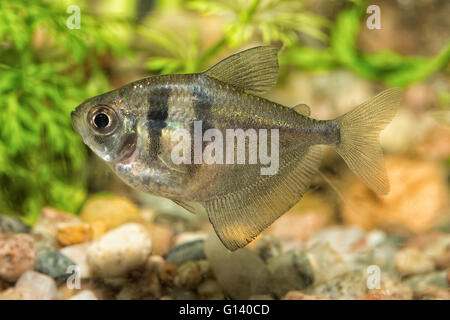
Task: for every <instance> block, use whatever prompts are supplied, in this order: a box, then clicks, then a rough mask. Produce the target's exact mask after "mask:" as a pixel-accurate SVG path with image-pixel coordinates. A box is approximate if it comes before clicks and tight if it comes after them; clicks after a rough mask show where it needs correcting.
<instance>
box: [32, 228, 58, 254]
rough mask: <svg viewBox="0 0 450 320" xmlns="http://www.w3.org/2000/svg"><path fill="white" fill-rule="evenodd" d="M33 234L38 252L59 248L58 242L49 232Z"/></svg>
mask: <svg viewBox="0 0 450 320" xmlns="http://www.w3.org/2000/svg"><path fill="white" fill-rule="evenodd" d="M32 236H33V238H34V246H35V248H36V254H39V253H41V252H44V251H49V250H56V249H57V248H58V242H57V241H56V239H55V238H54V237H53V236H52V235H51V234H49V233H33V234H32Z"/></svg>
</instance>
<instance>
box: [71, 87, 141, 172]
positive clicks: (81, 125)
mask: <svg viewBox="0 0 450 320" xmlns="http://www.w3.org/2000/svg"><path fill="white" fill-rule="evenodd" d="M135 118H136V117H135V116H134V114H133V112H132V108H129V107H128V106H127V105H126V102H125V101H124V99H122V95H121V94H120V91H117V90H115V91H111V92H108V93H105V94H103V95H100V96H96V97H93V98H90V99H88V100H86V101H84V102H83V103H82V104H80V105H79V106H78V107H76V109H75V110H74V111H72V113H71V119H72V126H73V128H74V129H75V131H76V132H77V133H78V134H79V135H80V136H81V138H82V139H83V141H84V143H85V144H86V145H87V146H88V147H89V148H90V149H91V150H92V151H93V152H94V153H95V154H96V155H97V156H99V157H100V158H102V159H103V160H105V161H106V162H108V163H110V164H114V163H117V162H123V161H126V160H127V159H129V158H130V157H131V156H132V155H133V154H134V153H135V151H136V143H137V133H136V131H137V130H136V121H135Z"/></svg>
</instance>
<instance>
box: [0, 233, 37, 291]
mask: <svg viewBox="0 0 450 320" xmlns="http://www.w3.org/2000/svg"><path fill="white" fill-rule="evenodd" d="M33 242H34V241H33V238H32V237H31V236H29V235H27V234H23V233H19V234H3V233H2V234H0V279H3V280H6V281H9V282H15V281H16V280H17V279H19V277H20V276H21V275H22V274H23V273H24V272H25V271H27V270H30V269H33V268H34V265H35V263H36V250H35V247H34V243H33Z"/></svg>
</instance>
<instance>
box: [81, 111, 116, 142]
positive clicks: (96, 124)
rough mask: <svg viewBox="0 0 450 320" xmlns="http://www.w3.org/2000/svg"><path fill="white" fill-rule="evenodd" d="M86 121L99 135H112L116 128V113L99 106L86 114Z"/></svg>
mask: <svg viewBox="0 0 450 320" xmlns="http://www.w3.org/2000/svg"><path fill="white" fill-rule="evenodd" d="M88 121H89V123H90V126H91V128H92V129H93V130H94V131H95V132H96V133H97V134H101V135H109V134H112V133H113V132H114V131H115V129H116V127H117V114H116V112H115V111H114V110H113V109H112V108H110V107H108V106H106V105H100V106H96V107H93V108H92V109H91V110H90V112H89V114H88Z"/></svg>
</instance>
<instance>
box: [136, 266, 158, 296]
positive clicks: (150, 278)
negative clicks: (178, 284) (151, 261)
mask: <svg viewBox="0 0 450 320" xmlns="http://www.w3.org/2000/svg"><path fill="white" fill-rule="evenodd" d="M139 285H140V286H141V290H142V293H143V294H145V295H146V296H149V297H150V298H152V299H159V298H160V297H161V295H162V287H161V282H160V280H159V278H158V274H157V273H154V272H147V273H146V274H145V275H144V276H143V277H142V279H141V280H140V282H139Z"/></svg>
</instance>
